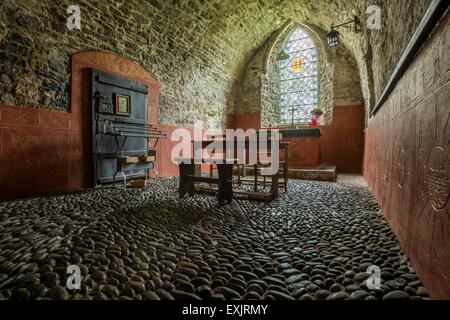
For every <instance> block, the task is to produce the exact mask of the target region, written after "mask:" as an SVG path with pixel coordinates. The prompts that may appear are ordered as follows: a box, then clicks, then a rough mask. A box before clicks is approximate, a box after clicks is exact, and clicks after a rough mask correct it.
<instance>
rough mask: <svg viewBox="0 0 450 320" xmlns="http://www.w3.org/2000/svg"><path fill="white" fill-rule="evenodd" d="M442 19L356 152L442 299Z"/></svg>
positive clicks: (446, 178)
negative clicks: (359, 152) (360, 152)
mask: <svg viewBox="0 0 450 320" xmlns="http://www.w3.org/2000/svg"><path fill="white" fill-rule="evenodd" d="M449 21H450V15H449V14H447V16H446V17H445V18H444V19H443V21H441V23H440V24H439V26H438V28H437V30H436V31H435V33H434V34H433V35H432V36H431V37H430V39H429V40H428V41H427V43H426V44H425V45H424V47H423V49H422V51H421V52H420V53H419V54H418V55H417V56H416V58H415V61H414V62H413V64H412V65H411V66H410V67H409V69H408V70H407V71H406V73H405V74H404V76H403V77H402V78H401V79H400V81H399V82H398V83H397V85H396V87H395V90H394V91H393V92H392V93H391V95H390V97H389V99H388V100H387V102H386V103H385V104H384V105H383V106H382V108H381V109H380V111H378V112H377V114H376V115H375V116H374V118H373V119H372V120H371V121H370V123H369V128H368V131H367V133H366V143H365V157H364V177H365V179H366V181H367V182H368V184H369V186H370V187H371V189H372V191H373V193H374V194H375V197H376V199H377V200H378V203H379V204H380V206H381V208H382V209H383V211H384V214H385V216H386V218H387V219H388V221H389V224H390V226H391V227H392V229H393V231H394V232H395V234H396V235H397V236H398V238H399V240H400V242H401V244H402V247H403V248H404V249H405V251H406V253H407V255H408V257H409V258H410V259H411V262H412V264H413V266H414V268H415V270H416V272H417V274H418V275H419V277H420V279H421V280H422V281H423V283H424V284H425V286H426V287H427V289H428V291H429V292H430V295H431V297H432V298H435V299H450V204H449V194H450V143H449V141H450V108H449V102H450V71H449V70H450V69H449V66H450V55H449V49H450V38H449V36H448V35H449V32H448V30H449Z"/></svg>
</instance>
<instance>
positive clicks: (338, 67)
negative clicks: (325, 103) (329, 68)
mask: <svg viewBox="0 0 450 320" xmlns="http://www.w3.org/2000/svg"><path fill="white" fill-rule="evenodd" d="M333 66H334V78H333V94H334V96H333V98H334V99H333V100H334V101H333V105H334V106H351V105H359V104H363V103H364V98H363V96H362V92H361V81H360V79H359V73H358V66H357V65H356V61H355V59H354V58H353V57H352V56H351V54H350V52H349V51H348V50H347V49H346V48H345V47H343V46H338V47H337V48H336V50H335V51H334V55H333Z"/></svg>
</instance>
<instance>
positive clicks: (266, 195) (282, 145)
mask: <svg viewBox="0 0 450 320" xmlns="http://www.w3.org/2000/svg"><path fill="white" fill-rule="evenodd" d="M220 141H221V142H222V144H221V148H222V150H223V151H225V150H226V142H227V140H225V139H221V140H220ZM220 141H217V140H215V141H192V144H193V148H194V154H195V150H196V148H201V149H204V148H206V147H208V146H209V145H210V144H211V143H213V142H215V144H219V145H220ZM275 141H276V143H278V144H279V149H281V150H284V155H285V161H286V165H287V161H288V145H289V142H283V141H280V140H278V139H277V140H275ZM253 144H254V145H255V146H256V150H255V151H256V152H257V150H263V149H262V148H264V149H266V150H272V140H268V141H267V142H265V143H264V144H263V143H261V142H260V141H258V140H256V141H254V140H237V139H235V141H234V154H236V153H237V150H238V145H242V146H243V148H244V150H245V152H247V150H248V151H250V146H252V145H253ZM237 161H238V160H236V163H234V164H238V162H237ZM243 165H244V172H245V163H244V164H243ZM227 168H228V169H227V170H229V167H227ZM218 169H219V165H218ZM190 170H193V169H190ZM220 170H224V169H219V174H220ZM231 172H232V169H231ZM197 174H198V173H197ZM231 174H232V173H231ZM180 175H181V169H180ZM278 176H279V174H278V172H277V173H275V174H273V175H270V177H271V182H270V191H269V192H258V191H257V190H254V191H247V190H240V189H234V190H233V191H232V193H236V194H245V195H247V196H248V197H249V198H258V199H263V200H265V201H270V200H273V199H275V198H277V197H278ZM204 178H206V177H204ZM207 179H211V178H207ZM209 181H213V180H208V181H206V179H204V181H202V182H209ZM198 182H200V181H198ZM285 183H287V181H286V180H285ZM195 189H196V190H215V188H214V187H210V186H197V187H195Z"/></svg>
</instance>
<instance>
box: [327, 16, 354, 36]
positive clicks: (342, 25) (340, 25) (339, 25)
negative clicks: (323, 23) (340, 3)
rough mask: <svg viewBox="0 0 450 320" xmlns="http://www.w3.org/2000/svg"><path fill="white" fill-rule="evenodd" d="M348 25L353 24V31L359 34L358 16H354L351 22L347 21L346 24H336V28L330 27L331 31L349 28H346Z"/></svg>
mask: <svg viewBox="0 0 450 320" xmlns="http://www.w3.org/2000/svg"><path fill="white" fill-rule="evenodd" d="M350 23H354V24H355V25H354V31H355V32H356V33H358V32H361V21H360V20H359V18H358V16H355V17H354V19H353V20H352V21H348V22H344V23H341V24H338V25H337V26H335V25H334V24H332V25H331V30H333V29H335V28H339V27H344V26H345V27H346V28H351V27H350V26H347V25H348V24H350Z"/></svg>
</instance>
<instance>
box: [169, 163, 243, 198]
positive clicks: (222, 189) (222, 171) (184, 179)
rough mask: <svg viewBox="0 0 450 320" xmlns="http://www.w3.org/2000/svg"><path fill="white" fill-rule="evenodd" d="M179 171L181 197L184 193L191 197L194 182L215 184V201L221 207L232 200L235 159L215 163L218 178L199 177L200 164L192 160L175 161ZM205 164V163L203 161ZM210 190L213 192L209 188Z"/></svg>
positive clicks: (194, 189)
mask: <svg viewBox="0 0 450 320" xmlns="http://www.w3.org/2000/svg"><path fill="white" fill-rule="evenodd" d="M175 161H176V162H178V166H179V169H180V182H179V186H178V194H179V195H180V197H183V196H184V195H185V194H186V193H189V195H192V194H193V193H194V192H195V191H198V188H197V189H196V186H195V182H207V183H214V184H217V189H216V191H217V200H218V201H219V205H220V206H221V205H223V203H224V202H225V200H227V201H228V203H231V201H232V200H233V165H234V164H236V163H237V162H238V160H237V159H226V160H225V161H224V162H223V163H216V165H217V168H218V173H219V177H218V178H210V177H203V176H201V163H194V159H186V158H184V159H183V158H179V159H175ZM204 162H207V161H204ZM211 190H214V189H212V188H211Z"/></svg>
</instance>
